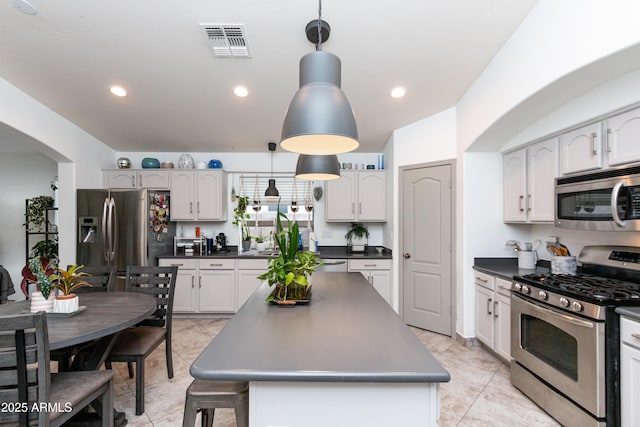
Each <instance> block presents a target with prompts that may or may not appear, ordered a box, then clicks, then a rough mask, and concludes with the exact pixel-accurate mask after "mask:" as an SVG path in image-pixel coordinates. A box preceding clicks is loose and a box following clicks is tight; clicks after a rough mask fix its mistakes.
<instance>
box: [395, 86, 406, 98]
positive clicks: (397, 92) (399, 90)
mask: <svg viewBox="0 0 640 427" xmlns="http://www.w3.org/2000/svg"><path fill="white" fill-rule="evenodd" d="M406 94H407V89H406V88H404V87H402V86H398V87H394V88H393V89H391V97H392V98H402V97H403V96H405V95H406Z"/></svg>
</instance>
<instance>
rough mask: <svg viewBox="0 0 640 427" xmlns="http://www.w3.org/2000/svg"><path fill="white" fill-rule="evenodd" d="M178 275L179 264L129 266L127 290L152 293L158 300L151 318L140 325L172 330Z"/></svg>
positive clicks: (139, 324)
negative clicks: (171, 265)
mask: <svg viewBox="0 0 640 427" xmlns="http://www.w3.org/2000/svg"><path fill="white" fill-rule="evenodd" d="M177 275H178V267H177V266H173V267H146V266H144V267H143V266H134V265H129V266H127V275H126V276H127V279H126V282H125V289H126V291H127V292H140V293H145V294H150V295H153V296H154V297H155V298H156V301H157V307H156V311H155V312H154V313H153V314H151V316H150V317H149V318H147V319H146V320H144V321H142V322H140V323H138V326H163V327H166V328H167V329H168V330H171V321H172V318H173V296H174V294H175V288H176V278H177Z"/></svg>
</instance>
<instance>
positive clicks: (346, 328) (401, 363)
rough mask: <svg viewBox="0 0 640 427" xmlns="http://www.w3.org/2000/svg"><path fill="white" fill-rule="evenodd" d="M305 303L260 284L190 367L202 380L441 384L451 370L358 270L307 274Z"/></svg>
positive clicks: (194, 374)
mask: <svg viewBox="0 0 640 427" xmlns="http://www.w3.org/2000/svg"><path fill="white" fill-rule="evenodd" d="M312 281H313V296H312V299H311V302H310V303H309V304H308V305H298V306H294V307H281V306H276V305H272V304H269V303H267V302H265V298H266V296H267V295H268V294H269V292H270V291H271V288H269V287H268V286H267V285H266V284H265V285H262V286H261V287H260V288H259V289H258V290H257V291H256V292H255V293H254V294H253V295H252V296H251V297H250V298H249V300H248V301H247V302H246V303H245V304H244V305H243V306H242V308H241V309H240V311H238V313H236V315H235V316H234V317H233V318H232V319H231V320H230V321H229V322H228V323H227V325H226V326H225V327H224V329H223V330H222V331H221V332H220V333H219V334H218V335H217V336H216V337H215V338H214V339H213V341H212V342H211V343H210V344H209V345H208V346H207V347H206V348H205V350H204V351H203V352H202V353H201V354H200V356H198V358H197V359H196V360H195V361H194V362H193V364H192V365H191V369H190V372H191V375H192V376H193V377H195V378H199V379H207V380H235V381H314V382H446V381H449V379H450V376H449V373H448V372H447V371H446V370H445V369H444V368H443V367H442V365H441V364H440V363H439V362H438V361H437V360H436V359H435V358H434V357H433V355H432V354H431V353H430V352H429V351H428V350H427V349H425V348H424V346H423V345H422V343H421V342H420V341H419V340H418V338H417V337H416V336H415V335H414V334H413V333H412V332H411V331H410V330H409V328H408V327H407V326H406V325H405V324H404V323H403V322H402V320H401V319H400V318H399V317H398V315H397V314H396V313H395V312H394V311H393V309H391V307H390V306H389V305H388V304H387V303H386V301H385V300H384V299H383V298H382V297H381V296H380V295H379V294H378V293H377V292H376V290H375V289H374V288H373V287H372V286H371V284H370V283H369V282H368V281H367V280H366V279H365V278H364V277H363V276H362V275H361V274H360V273H325V272H317V273H315V274H314V275H313V278H312Z"/></svg>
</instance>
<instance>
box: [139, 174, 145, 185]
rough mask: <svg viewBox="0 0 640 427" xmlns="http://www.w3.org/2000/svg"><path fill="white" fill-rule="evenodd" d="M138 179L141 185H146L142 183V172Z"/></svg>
mask: <svg viewBox="0 0 640 427" xmlns="http://www.w3.org/2000/svg"><path fill="white" fill-rule="evenodd" d="M138 181H139V182H140V187H144V185H142V174H140V175H138Z"/></svg>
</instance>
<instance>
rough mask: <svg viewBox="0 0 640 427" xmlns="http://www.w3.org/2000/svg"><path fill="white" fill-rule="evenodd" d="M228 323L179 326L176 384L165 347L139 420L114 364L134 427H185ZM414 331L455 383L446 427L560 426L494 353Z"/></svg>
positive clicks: (224, 422) (446, 403)
mask: <svg viewBox="0 0 640 427" xmlns="http://www.w3.org/2000/svg"><path fill="white" fill-rule="evenodd" d="M226 322H227V320H225V319H175V320H174V326H173V353H174V357H173V364H174V365H173V368H174V374H175V375H174V378H173V379H171V380H169V379H168V378H167V370H166V365H165V358H164V347H160V348H158V349H157V350H156V351H155V352H154V353H153V354H152V355H151V356H150V357H149V358H148V359H147V362H146V365H145V367H146V378H145V386H146V393H145V394H146V400H145V413H144V414H142V415H140V416H136V415H135V394H134V392H135V381H134V379H129V378H128V375H127V368H126V364H122V363H114V367H115V369H116V370H117V371H118V373H117V375H116V379H115V386H114V401H115V406H116V408H117V409H118V410H120V411H125V412H126V413H127V419H128V420H129V423H128V425H129V426H134V427H149V426H153V427H161V426H162V427H165V426H180V425H182V414H183V410H184V407H183V405H184V393H185V390H186V389H187V386H188V385H189V383H190V382H191V380H192V378H191V376H190V375H189V366H190V365H191V363H192V362H193V361H194V360H195V359H196V357H198V355H199V354H200V352H201V351H202V350H203V348H204V347H205V346H206V345H207V344H208V343H209V342H210V341H211V339H212V338H213V337H214V336H215V335H216V334H217V333H218V332H219V331H220V330H221V329H222V328H223V327H224V325H225V323H226ZM411 330H412V331H413V332H414V333H415V334H416V336H417V337H418V338H419V339H420V341H422V343H423V344H424V345H425V347H426V348H427V349H429V351H431V353H433V355H434V356H435V357H436V358H437V359H438V360H439V361H440V363H442V365H443V366H444V367H445V368H446V369H447V370H448V371H449V373H450V374H451V381H450V382H448V383H445V384H443V385H442V386H441V389H440V391H441V404H440V405H441V406H440V426H441V427H452V426H458V427H470V426H491V427H499V426H505V427H507V426H508V427H515V426H523V427H534V426H558V425H559V424H558V423H556V422H555V421H554V420H553V419H552V418H551V417H549V416H548V415H547V414H546V413H545V412H544V411H542V410H541V409H540V408H538V407H537V406H536V405H535V404H534V403H532V402H531V401H530V400H529V399H527V398H526V397H525V396H524V395H523V394H522V393H520V392H519V391H518V390H516V389H515V388H514V387H513V386H512V385H511V382H510V380H509V369H508V366H507V365H506V364H504V363H503V362H501V361H500V360H499V359H497V358H496V357H495V356H493V355H492V354H491V353H489V352H487V351H486V350H484V349H482V348H478V347H463V346H461V345H460V344H458V343H456V342H455V341H453V340H452V339H450V338H448V337H444V336H442V335H438V334H434V333H431V332H427V331H424V330H421V329H417V328H411ZM197 425H199V418H198V420H197ZM214 426H215V427H232V426H235V418H234V414H233V410H231V409H220V410H217V411H216V418H215V423H214Z"/></svg>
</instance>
